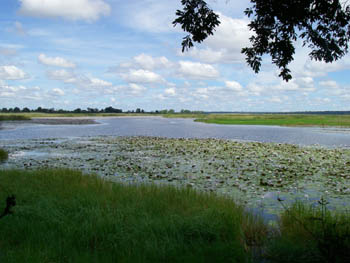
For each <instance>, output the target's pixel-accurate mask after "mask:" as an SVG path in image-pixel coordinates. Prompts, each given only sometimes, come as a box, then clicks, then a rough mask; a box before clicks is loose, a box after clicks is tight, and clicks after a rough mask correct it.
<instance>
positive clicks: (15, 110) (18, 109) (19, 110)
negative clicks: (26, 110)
mask: <svg viewBox="0 0 350 263" xmlns="http://www.w3.org/2000/svg"><path fill="white" fill-rule="evenodd" d="M13 112H21V109H20V108H18V107H15V108H14V109H13Z"/></svg>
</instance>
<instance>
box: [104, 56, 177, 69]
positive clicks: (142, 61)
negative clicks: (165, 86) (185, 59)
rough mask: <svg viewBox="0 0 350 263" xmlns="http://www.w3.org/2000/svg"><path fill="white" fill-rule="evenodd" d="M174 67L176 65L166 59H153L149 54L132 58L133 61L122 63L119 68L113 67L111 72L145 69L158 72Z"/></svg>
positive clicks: (162, 57)
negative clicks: (158, 70)
mask: <svg viewBox="0 0 350 263" xmlns="http://www.w3.org/2000/svg"><path fill="white" fill-rule="evenodd" d="M173 66H174V63H172V62H170V61H169V60H168V59H167V58H166V57H164V56H161V57H152V56H150V55H148V54H144V53H141V54H139V55H137V56H135V57H133V58H132V60H131V61H127V62H122V63H120V64H119V65H118V66H117V67H114V68H113V67H112V68H111V69H110V71H111V72H114V71H117V72H127V71H129V70H131V69H134V70H137V69H144V70H149V71H152V70H156V69H170V68H171V67H173Z"/></svg>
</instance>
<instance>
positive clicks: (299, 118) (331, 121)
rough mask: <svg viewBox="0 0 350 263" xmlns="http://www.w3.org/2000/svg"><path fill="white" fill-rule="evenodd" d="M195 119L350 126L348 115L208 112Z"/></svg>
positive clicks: (286, 124)
mask: <svg viewBox="0 0 350 263" xmlns="http://www.w3.org/2000/svg"><path fill="white" fill-rule="evenodd" d="M195 121H198V122H205V123H215V124H235V125H280V126H320V127H322V126H339V127H349V126H350V115H305V114H304V115H303V114H285V115H284V114H258V115H253V114H208V115H206V116H205V117H198V118H197V119H196V120H195Z"/></svg>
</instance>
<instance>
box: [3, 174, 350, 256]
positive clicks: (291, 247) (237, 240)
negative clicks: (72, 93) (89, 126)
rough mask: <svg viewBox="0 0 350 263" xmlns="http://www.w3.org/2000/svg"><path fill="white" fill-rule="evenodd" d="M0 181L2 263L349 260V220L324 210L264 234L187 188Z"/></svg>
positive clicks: (262, 226) (232, 206)
mask: <svg viewBox="0 0 350 263" xmlns="http://www.w3.org/2000/svg"><path fill="white" fill-rule="evenodd" d="M0 173H1V176H0V185H1V188H2V189H6V191H0V200H4V199H5V198H6V196H7V194H8V193H13V194H15V196H16V203H17V204H16V206H15V207H14V208H13V212H14V213H13V214H10V215H7V216H6V217H4V218H2V219H1V224H0V232H1V234H2V236H3V237H6V238H2V239H1V240H0V247H1V253H0V259H1V261H4V262H165V261H166V262H281V259H283V262H348V261H347V260H348V259H349V258H348V257H349V251H350V242H349V241H350V240H349V226H350V223H349V222H350V221H349V219H350V217H349V214H344V213H343V214H339V213H335V212H332V213H331V212H329V210H327V209H326V207H325V206H319V207H308V206H305V205H302V204H301V203H298V204H296V205H294V206H292V207H287V208H286V209H285V211H284V213H282V215H281V217H280V220H279V221H278V222H279V223H278V224H275V225H274V226H269V225H267V224H266V223H264V221H263V220H262V219H261V218H260V217H258V216H254V215H252V214H251V213H249V212H247V211H245V210H244V207H242V206H241V205H239V204H236V203H234V202H233V201H232V200H231V199H228V198H224V197H222V196H217V195H215V194H208V193H200V192H197V191H195V190H193V189H191V188H175V187H170V186H156V185H153V184H148V185H143V184H138V185H135V184H133V185H131V184H121V183H112V182H109V181H106V180H104V179H102V178H101V177H98V176H94V175H83V174H82V173H81V172H79V171H72V170H62V169H59V170H52V169H50V170H33V171H28V170H27V171H26V170H0ZM1 209H3V208H2V206H1ZM329 238H331V239H329ZM335 255H336V256H335ZM333 259H334V261H329V260H333Z"/></svg>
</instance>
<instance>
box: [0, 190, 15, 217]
mask: <svg viewBox="0 0 350 263" xmlns="http://www.w3.org/2000/svg"><path fill="white" fill-rule="evenodd" d="M15 205H16V197H15V196H14V195H10V196H8V197H7V199H6V207H5V209H4V211H3V212H2V213H1V215H0V219H1V218H3V217H4V216H7V215H10V214H12V213H13V212H12V210H11V209H12V208H13V207H14V206H15Z"/></svg>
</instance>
